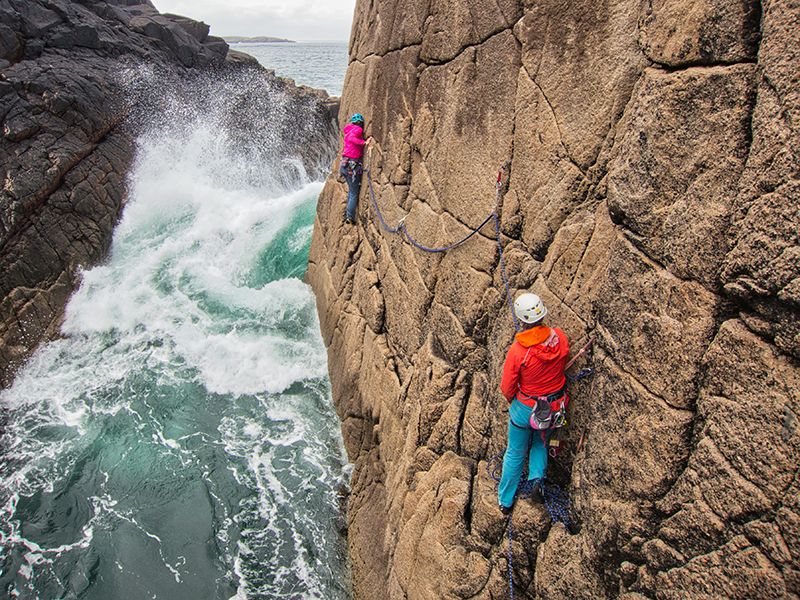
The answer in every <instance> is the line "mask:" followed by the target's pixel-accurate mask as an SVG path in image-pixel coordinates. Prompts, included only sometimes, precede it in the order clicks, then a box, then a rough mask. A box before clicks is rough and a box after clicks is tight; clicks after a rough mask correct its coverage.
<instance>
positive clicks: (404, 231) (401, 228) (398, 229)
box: [364, 166, 520, 331]
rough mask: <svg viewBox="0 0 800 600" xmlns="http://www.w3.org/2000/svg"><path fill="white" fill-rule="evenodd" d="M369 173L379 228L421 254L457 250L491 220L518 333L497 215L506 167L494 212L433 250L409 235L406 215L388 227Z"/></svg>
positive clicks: (499, 180)
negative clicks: (399, 236)
mask: <svg viewBox="0 0 800 600" xmlns="http://www.w3.org/2000/svg"><path fill="white" fill-rule="evenodd" d="M371 171H372V170H371V168H370V167H369V166H367V167H365V168H364V173H366V175H367V187H368V189H369V196H370V199H371V201H372V207H373V209H374V210H375V214H376V215H377V216H378V221H379V222H380V224H381V227H383V229H385V230H386V231H388V232H389V233H399V234H401V235H402V236H403V237H405V238H406V239H407V240H408V242H409V243H410V244H411V245H412V246H414V247H415V248H418V249H419V250H422V251H423V252H430V253H435V254H438V253H442V252H447V251H448V250H453V249H454V248H458V247H459V246H460V245H461V244H463V243H464V242H466V241H467V240H469V239H470V238H471V237H472V236H474V235H475V234H477V233H479V232H480V230H481V229H483V227H484V226H485V225H486V224H487V223H488V222H489V221H492V220H493V221H494V228H495V234H496V240H497V251H498V253H499V255H500V260H499V264H500V276H501V278H502V280H503V286H504V287H505V295H506V299H507V301H508V307H509V309H510V311H511V317H512V319H513V321H514V329H515V330H516V331H519V330H520V326H519V321H518V320H517V316H516V315H515V314H514V304H513V301H512V300H511V284H510V283H509V280H508V275H507V274H506V263H505V258H504V256H503V243H502V237H501V235H500V217H499V215H498V210H499V205H500V198H501V195H502V189H503V174H504V173H505V171H506V167H505V166H503V167H501V168H500V170H499V171H498V172H497V183H496V185H495V187H496V195H495V203H494V210H492V212H490V213H489V214H488V215H487V216H486V218H485V219H484V220H483V222H482V223H481V224H480V225H478V226H477V227H467V229H469V230H470V232H469V233H468V234H467V235H466V236H464V237H463V238H461V239H460V240H457V241H455V242H453V243H451V244H447V245H446V246H440V247H435V248H434V247H430V246H426V245H425V244H423V243H421V242H419V241H418V240H416V239H415V238H414V236H412V235H411V232H410V231H409V230H408V227H407V226H406V223H405V221H406V217H408V215H406V216H404V217H403V218H402V219H400V221H398V223H397V225H395V226H394V227H392V226H391V225H389V223H388V222H387V221H386V218H385V217H384V216H383V213H382V212H381V209H380V206H379V205H378V199H377V198H376V195H375V188H374V186H373V184H372V172H371Z"/></svg>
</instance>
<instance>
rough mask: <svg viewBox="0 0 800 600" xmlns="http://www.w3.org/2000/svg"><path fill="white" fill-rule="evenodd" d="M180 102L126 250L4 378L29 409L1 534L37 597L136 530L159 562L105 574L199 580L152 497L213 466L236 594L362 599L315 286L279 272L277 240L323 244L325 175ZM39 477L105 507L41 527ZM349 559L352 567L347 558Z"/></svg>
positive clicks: (157, 150) (8, 480)
mask: <svg viewBox="0 0 800 600" xmlns="http://www.w3.org/2000/svg"><path fill="white" fill-rule="evenodd" d="M212 113H213V111H212ZM178 117H179V118H177V122H173V123H171V124H170V126H168V127H165V128H163V129H162V130H152V131H150V132H149V133H148V135H146V136H144V137H143V138H142V139H140V141H139V147H138V151H137V157H136V161H135V166H134V170H133V175H132V176H131V178H130V180H129V182H128V191H129V200H128V204H127V206H126V208H125V211H124V215H123V218H122V220H121V222H120V223H119V225H118V227H117V229H116V231H115V234H114V241H113V244H112V249H111V253H110V256H109V258H108V260H107V261H106V262H105V263H104V264H103V265H100V266H97V267H94V268H92V269H89V270H87V271H85V272H84V273H83V274H82V284H81V287H80V289H79V290H78V291H77V292H76V294H75V295H74V296H73V298H72V299H71V301H70V303H69V305H68V307H67V311H66V315H65V320H64V324H63V329H62V331H63V334H64V337H63V338H62V339H59V340H56V341H54V342H52V343H49V344H46V345H44V346H42V348H40V350H39V351H38V352H37V354H36V355H35V356H34V358H33V359H32V360H31V361H30V362H29V364H28V365H27V367H26V368H25V369H23V371H22V372H21V373H20V374H19V375H18V377H17V379H16V381H15V383H14V385H13V386H12V387H11V388H10V389H8V390H5V391H3V392H2V393H0V402H2V404H3V406H4V407H5V409H6V410H7V411H8V413H9V415H10V419H9V422H8V425H7V427H6V430H5V432H4V433H3V439H2V441H3V445H4V449H5V454H4V455H3V456H2V457H0V461H3V464H2V465H1V466H2V467H3V477H4V480H3V484H4V485H3V489H2V490H0V507H1V508H0V545H2V547H3V551H5V552H13V553H14V555H15V557H16V560H17V562H16V564H17V565H18V566H17V567H16V568H17V575H18V577H16V578H14V579H13V581H12V585H11V586H10V587H9V588H7V589H10V590H11V592H10V593H11V594H12V595H16V596H18V597H21V598H35V597H37V596H38V595H40V593H39V589H41V588H40V587H39V586H41V585H42V582H46V583H47V585H52V586H55V587H54V588H53V589H56V588H57V587H58V585H61V584H60V583H59V582H58V579H59V578H58V576H56V574H55V573H56V567H57V566H58V565H61V566H62V567H63V564H67V565H70V564H73V563H75V562H76V561H78V560H80V558H79V557H80V556H82V555H83V554H84V553H87V552H88V551H89V550H88V549H89V548H90V547H94V545H96V544H102V543H108V540H109V538H112V539H113V536H114V535H116V534H117V533H118V532H119V531H120V530H122V529H124V530H126V531H128V532H129V533H128V535H131V536H138V538H140V539H143V540H145V541H146V542H147V544H146V547H147V548H148V551H149V552H151V553H152V554H153V556H151V557H150V559H152V560H151V562H150V563H149V565H148V566H139V565H128V564H126V565H124V568H123V565H122V564H121V563H120V562H118V561H117V560H116V559H112V560H109V561H107V562H106V563H105V564H107V565H109V566H110V568H111V570H110V571H107V572H106V576H108V577H112V576H119V577H122V575H119V574H120V573H124V575H125V576H135V577H139V578H140V579H141V580H142V581H145V582H146V580H147V577H144V578H141V577H140V576H139V575H138V573H137V571H136V570H137V569H140V568H143V569H147V568H149V569H153V570H156V571H165V572H166V573H168V574H169V577H170V579H171V580H172V581H174V582H175V584H180V585H181V586H186V585H188V584H191V582H192V575H191V574H192V572H193V571H192V569H193V568H194V569H196V568H197V567H193V566H192V565H187V561H188V558H187V556H188V554H187V552H186V551H185V549H184V548H183V546H181V545H180V544H181V543H183V542H181V543H178V542H176V541H175V539H178V540H182V539H183V538H182V537H181V536H180V535H176V536H173V535H171V533H170V531H169V530H168V529H167V530H166V531H164V530H161V529H158V527H161V526H165V525H164V523H162V522H160V521H157V522H155V523H154V522H152V521H150V520H148V519H147V518H143V517H141V515H140V512H145V513H146V512H147V511H148V510H150V508H151V503H152V502H156V503H162V502H163V503H168V501H169V500H171V498H170V496H169V495H170V489H169V487H168V486H169V482H170V481H175V482H179V481H183V480H190V479H191V477H196V478H197V480H198V481H201V482H202V485H203V486H205V492H206V493H207V496H206V498H207V500H203V501H202V502H203V503H206V504H204V506H205V507H206V508H207V510H209V511H210V512H211V518H212V519H213V520H214V523H213V528H214V530H213V538H212V539H214V540H215V542H216V544H217V546H218V547H219V552H220V554H219V557H218V560H219V562H220V563H223V567H222V569H221V571H220V575H219V578H220V580H223V579H225V578H228V579H233V580H235V581H234V582H233V583H234V584H235V586H236V587H237V588H238V592H237V595H236V597H237V598H246V597H270V596H272V597H277V596H284V597H285V596H287V595H288V596H290V597H301V596H302V597H309V598H312V597H313V598H317V597H320V598H321V597H329V598H345V597H346V592H342V589H346V586H345V585H342V587H341V589H337V590H334V591H331V590H328V589H327V588H326V585H328V584H327V583H326V579H325V577H328V578H329V579H330V566H329V564H330V563H332V562H333V561H335V560H340V557H338V556H337V555H336V552H337V550H336V548H337V544H338V543H339V541H337V540H336V539H332V537H335V536H336V535H337V534H336V532H335V531H332V527H331V519H332V518H334V517H332V515H335V514H336V512H337V510H338V508H337V501H338V498H337V491H338V490H339V489H340V488H341V487H342V486H344V485H346V481H347V469H346V468H345V467H344V465H345V464H346V460H345V458H344V451H343V448H342V446H341V440H340V439H339V438H338V435H339V434H338V426H337V425H336V423H335V417H334V414H333V411H332V408H331V407H330V398H329V390H328V387H327V383H325V377H326V353H325V350H324V347H323V344H322V340H321V338H320V335H319V331H318V322H317V317H316V311H315V307H314V299H313V295H312V294H311V291H310V289H309V287H308V286H307V285H306V284H304V283H303V282H302V281H300V280H298V279H294V278H285V279H277V280H275V279H274V278H271V277H266V276H263V274H261V272H262V271H263V268H264V263H265V261H269V260H273V255H274V254H276V250H280V251H286V252H289V253H300V254H302V252H303V251H304V248H307V247H308V244H309V243H310V237H311V231H312V228H311V225H310V224H309V223H308V218H307V217H304V219H305V220H303V219H301V220H300V221H302V223H301V224H300V225H299V226H298V225H297V222H298V219H297V215H298V214H304V215H307V214H308V208H309V204H311V203H313V201H314V198H315V197H316V195H317V194H318V193H319V191H320V189H321V185H322V184H321V183H319V182H311V181H309V179H308V177H307V175H306V173H305V172H304V170H303V167H302V163H301V162H300V161H298V160H291V159H287V160H284V161H275V160H273V161H272V162H269V163H265V161H264V160H261V159H259V160H255V159H258V158H259V157H258V151H257V149H254V148H250V149H247V148H245V149H242V148H237V147H236V143H234V142H233V141H232V140H231V139H229V137H228V135H227V133H226V131H225V129H224V128H223V127H221V125H220V118H219V115H215V114H209V115H205V116H203V115H200V114H199V113H197V112H194V113H193V112H192V111H188V112H186V114H184V115H178ZM180 119H184V121H183V122H181V121H180ZM186 119H189V120H190V121H191V123H189V122H186ZM271 152H272V154H275V149H274V148H273V149H272V150H271ZM278 154H280V152H278ZM243 156H247V157H250V158H254V160H250V161H249V162H248V161H243V158H242V157H243ZM262 158H263V157H262ZM262 164H264V165H265V166H264V169H263V172H262V171H261V170H260V169H258V168H255V167H254V165H262ZM284 170H286V171H288V172H286V173H285V172H283V171H284ZM292 185H293V186H295V187H294V188H292V187H291V186H292ZM303 211H305V212H303ZM287 232H288V234H287ZM281 239H282V240H285V241H283V242H278V241H276V240H281ZM278 243H279V244H282V246H280V247H278V248H276V247H275V245H276V244H278ZM274 260H277V259H274ZM268 266H269V265H268ZM270 279H272V280H270ZM187 403H188V404H187ZM320 413H322V414H323V416H322V417H321V416H320ZM104 452H107V455H106V454H103V453H104ZM206 460H207V461H209V462H203V461H206ZM221 465H222V466H223V468H220V466H221ZM137 478H138V479H137ZM154 482H166V483H165V484H164V485H165V487H164V488H163V489H160V488H159V486H158V485H155V484H154ZM73 485H74V486H75V488H74V489H72V488H71V486H73ZM82 485H95V486H96V489H93V490H92V493H91V494H88V495H87V494H86V493H85V490H84V489H83V488H82V487H81V486H82ZM141 488H145V490H144V491H143V490H142V489H141ZM176 489H179V488H176ZM151 490H152V491H151ZM140 493H141V494H146V493H153V494H155V495H156V498H154V499H153V500H152V501H151V499H150V498H148V497H147V496H143V497H142V498H137V501H138V502H140V503H141V504H140V505H137V504H136V503H135V502H133V501H132V500H131V497H130V496H131V495H133V496H136V495H137V494H140ZM81 494H83V495H81ZM231 494H233V496H232V497H231V496H230V495H231ZM37 495H39V496H48V498H47V499H48V502H50V503H51V504H52V505H53V506H55V505H57V504H58V503H59V502H62V503H68V502H70V501H74V502H75V503H76V504H79V505H81V506H83V507H84V508H85V513H86V514H85V515H82V516H81V519H77V518H76V520H75V522H74V523H72V522H71V523H70V526H72V527H73V528H74V531H72V533H71V534H70V535H66V534H63V535H62V533H61V532H56V533H58V535H54V536H53V537H52V539H54V540H57V541H54V542H52V543H49V542H47V541H46V540H50V539H51V538H50V537H47V535H43V536H42V538H41V539H39V538H37V537H36V533H35V532H36V529H35V528H34V529H32V531H34V534H29V535H25V533H24V532H25V527H24V523H23V521H22V519H23V518H25V517H26V516H28V517H30V518H33V519H42V520H43V517H42V515H41V514H38V513H36V511H37V510H38V506H37V504H36V503H35V502H33V503H32V502H30V501H29V499H30V498H33V497H36V496H37ZM73 495H74V497H73ZM162 495H163V496H164V497H162ZM299 495H302V496H303V502H299V501H298V497H299ZM61 498H63V500H61ZM87 502H88V505H87V506H84V505H86V503H87ZM47 505H48V504H47V502H45V503H44V504H43V506H47ZM61 508H62V509H63V506H61ZM26 511H28V512H31V511H33V512H34V513H35V514H33V515H26V514H25V512H26ZM313 511H316V512H313ZM56 513H57V511H56ZM202 514H205V513H202V512H199V513H198V518H199V516H200V515H202ZM165 521H167V520H165ZM121 525H122V526H123V527H120V526H121ZM173 537H174V538H175V539H172V538H173ZM98 540H99V541H98ZM308 544H315V545H317V546H319V552H320V555H321V557H322V560H321V561H320V562H321V563H322V564H321V565H315V564H313V562H312V560H311V558H310V557H309V556H308V553H307V551H306V550H305V548H306V547H307V545H308ZM62 560H63V561H64V562H63V563H61V562H59V561H62ZM9 564H11V563H9ZM42 565H45V566H47V567H48V569H49V571H43V570H42V569H40V568H39V567H41V566H42ZM101 568H102V567H101ZM217 568H219V566H218V565H217ZM320 569H326V570H327V571H326V573H328V575H325V576H323V574H322V572H321V571H320ZM337 569H338V570H337V573H338V574H339V575H337V577H339V578H341V573H345V572H346V571H345V568H344V566H343V563H342V562H341V561H340V563H339V566H338V567H337ZM0 577H3V574H0ZM287 581H290V582H292V583H286V582H287ZM65 593H66V591H65ZM164 593H165V595H168V594H169V592H164ZM146 594H147V595H150V591H148V592H147V593H146ZM157 595H158V597H162V596H161V594H157ZM142 597H145V592H144V591H142Z"/></svg>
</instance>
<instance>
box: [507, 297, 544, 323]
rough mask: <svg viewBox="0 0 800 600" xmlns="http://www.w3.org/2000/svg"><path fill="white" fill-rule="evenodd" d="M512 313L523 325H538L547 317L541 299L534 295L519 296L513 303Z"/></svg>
mask: <svg viewBox="0 0 800 600" xmlns="http://www.w3.org/2000/svg"><path fill="white" fill-rule="evenodd" d="M514 313H515V314H516V315H517V318H518V319H519V320H520V321H522V322H523V323H528V324H531V323H538V322H539V321H541V320H542V319H544V318H545V317H546V316H547V309H546V308H545V306H544V304H543V303H542V299H541V298H539V296H537V295H536V294H530V293H526V294H520V295H519V296H518V297H517V299H516V300H515V301H514Z"/></svg>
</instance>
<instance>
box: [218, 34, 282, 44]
mask: <svg viewBox="0 0 800 600" xmlns="http://www.w3.org/2000/svg"><path fill="white" fill-rule="evenodd" d="M222 39H224V40H225V41H226V42H228V43H229V44H238V43H240V42H250V43H254V44H265V43H268V42H269V43H272V42H281V43H286V44H294V43H296V42H295V41H294V40H285V39H283V38H276V37H267V36H263V35H261V36H257V37H243V36H240V35H226V36H223V38H222Z"/></svg>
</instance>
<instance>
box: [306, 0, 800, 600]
mask: <svg viewBox="0 0 800 600" xmlns="http://www.w3.org/2000/svg"><path fill="white" fill-rule="evenodd" d="M798 48H800V5H798V4H797V3H796V2H787V1H769V2H764V3H762V4H758V3H755V2H733V1H732V0H714V1H711V2H693V1H681V2H678V1H663V0H651V1H647V2H640V1H639V0H636V1H626V0H622V1H620V2H615V3H608V2H587V1H582V0H581V1H576V2H567V3H565V2H554V1H550V0H545V1H543V2H535V3H534V2H528V1H527V0H525V1H523V2H516V1H512V0H499V1H497V2H482V1H478V2H474V1H469V2H468V1H467V0H455V1H453V2H440V1H438V0H433V1H432V2H431V1H428V0H409V1H408V2H395V1H392V0H378V1H372V0H370V1H369V2H368V1H366V0H359V2H358V4H357V7H356V18H355V22H354V30H353V34H352V39H351V53H350V60H351V62H350V67H349V70H348V73H347V79H346V82H345V91H344V94H343V97H342V111H341V115H342V119H340V121H343V118H344V117H345V116H346V115H348V114H350V113H353V112H356V111H358V112H362V113H364V114H365V116H366V118H367V123H368V133H371V134H372V135H373V136H374V137H375V138H376V140H377V147H376V149H375V151H374V152H373V153H372V157H371V163H370V165H371V168H372V177H373V179H374V183H375V193H376V197H377V201H378V203H379V204H380V206H381V207H382V210H383V212H384V213H385V214H386V216H387V220H388V221H389V222H390V224H391V225H395V224H396V223H397V222H398V221H399V219H400V218H403V217H405V218H406V220H405V223H406V225H407V227H408V229H409V230H410V231H411V232H412V233H413V235H414V236H415V237H417V238H418V239H420V240H421V241H423V242H424V243H426V244H428V245H431V246H434V245H444V244H445V243H447V242H449V241H452V240H455V239H458V238H460V237H462V236H463V235H464V234H466V233H467V232H468V229H467V226H475V225H477V224H478V223H480V222H481V221H482V220H483V218H484V217H485V216H486V215H487V214H488V213H489V212H491V210H492V209H493V207H494V204H495V199H494V181H495V174H496V173H497V170H498V168H499V167H500V166H501V165H503V164H504V163H508V164H509V166H510V169H509V176H508V183H507V187H506V188H505V189H504V190H503V194H502V197H501V202H500V206H499V209H500V213H501V228H502V242H503V245H504V248H505V260H506V266H507V269H508V274H509V277H510V281H511V287H512V292H516V291H517V290H522V289H532V290H534V291H536V292H537V293H538V294H540V295H541V296H542V297H543V299H544V300H545V302H546V304H547V306H548V307H549V309H550V312H551V315H552V318H551V322H552V323H557V324H559V325H560V326H562V327H563V328H564V329H565V330H566V331H567V333H568V334H569V335H570V336H571V338H572V339H573V342H574V343H575V342H579V341H581V340H582V339H586V338H587V337H588V336H589V335H591V334H593V335H596V336H597V344H596V347H595V350H594V354H593V357H592V359H591V362H592V363H593V365H594V366H595V367H596V369H597V374H596V375H595V377H594V379H593V380H592V381H591V382H590V383H588V382H587V383H581V384H578V385H575V386H573V388H572V397H573V403H572V414H571V415H570V438H571V439H570V445H569V450H568V452H567V453H566V455H564V456H562V457H560V458H559V459H558V461H557V463H558V464H557V465H553V466H551V467H550V473H551V474H552V475H553V476H554V477H556V478H558V479H560V480H561V481H563V482H565V483H568V484H569V488H570V491H571V496H572V500H573V508H574V512H575V515H576V516H577V517H578V519H579V520H580V521H581V523H582V530H581V532H580V533H579V534H578V535H576V536H570V535H568V534H567V533H566V531H565V530H564V529H563V527H562V526H561V525H557V526H551V525H550V523H549V519H548V518H547V514H546V512H545V511H544V509H543V508H542V507H541V506H539V505H531V504H529V503H528V502H518V503H517V507H516V509H515V511H514V515H513V524H514V530H515V532H516V537H515V538H514V544H513V548H512V550H513V555H514V558H515V561H514V566H515V573H514V582H515V588H516V592H517V593H518V594H519V595H520V596H525V597H530V598H535V597H541V598H615V597H622V598H627V599H630V600H633V599H635V598H723V597H724V598H792V597H798V596H799V595H800V570H798V568H797V565H798V562H800V479H798V464H800V432H799V431H798V411H800V369H799V368H798V359H800V319H798V317H799V316H800V260H798V259H800V239H798V238H799V237H800V234H798V231H800V179H799V178H798V174H799V173H800V154H799V153H798V144H797V141H798V140H799V139H800V126H798V114H800V56H799V55H798V52H799V51H798ZM366 187H367V186H366V182H365V185H364V190H363V191H362V196H361V202H360V206H359V219H358V221H359V223H358V226H357V227H356V228H348V227H345V226H343V225H342V224H341V221H342V218H341V215H342V213H343V210H344V202H345V196H346V191H345V189H344V186H343V185H341V184H339V183H336V182H335V181H334V180H333V179H331V180H329V182H328V183H327V184H326V187H325V190H324V192H323V195H322V198H321V199H320V202H319V208H318V220H317V223H316V226H315V233H314V241H313V244H312V252H311V258H310V264H309V271H308V279H309V281H310V282H311V284H312V285H313V287H314V289H315V291H316V294H317V298H318V307H319V313H320V320H321V325H322V330H323V335H324V338H325V341H326V343H327V344H328V347H329V368H330V374H331V379H332V383H333V392H334V399H335V402H336V405H337V410H338V412H339V415H340V416H341V419H342V428H343V432H344V435H345V442H346V445H347V449H348V452H349V455H350V457H351V459H352V460H353V462H354V463H355V470H354V473H353V481H352V496H351V498H350V503H349V523H350V549H351V554H352V558H353V567H354V577H355V581H354V583H355V589H356V592H357V596H358V597H359V598H373V597H376V595H377V594H378V593H380V595H385V596H386V597H389V598H486V599H488V598H502V597H507V595H508V583H507V580H506V559H505V555H506V544H507V543H508V542H507V538H506V537H505V535H504V532H505V521H504V519H503V518H502V517H501V515H500V513H499V511H498V509H497V506H496V504H497V500H496V492H495V487H494V482H493V481H492V480H491V479H490V478H489V476H488V475H487V473H486V461H487V459H488V458H490V457H492V456H493V455H495V454H497V453H499V452H502V450H503V448H504V446H505V437H506V431H505V429H506V408H505V402H504V401H503V400H502V398H501V396H500V395H499V392H498V382H499V375H500V369H501V366H502V361H503V358H504V356H505V352H506V350H507V348H508V345H509V344H510V342H511V339H512V334H513V325H512V322H511V318H510V314H509V311H508V305H507V303H506V300H505V298H504V294H503V292H504V288H503V283H502V280H501V277H500V274H499V269H498V259H499V255H498V251H497V246H496V243H495V241H494V239H493V237H494V233H493V231H492V229H491V227H490V226H487V227H486V228H485V229H484V230H483V231H482V234H483V235H480V236H476V237H475V238H473V239H472V240H471V241H470V242H469V243H467V244H465V245H464V246H462V247H460V248H458V249H456V250H453V251H451V252H448V253H446V254H443V255H441V254H440V255H435V254H426V253H422V252H420V251H418V250H416V249H414V248H412V247H411V246H409V244H408V243H406V242H404V240H403V239H402V238H401V237H399V236H396V235H392V234H390V233H387V232H386V231H384V230H382V229H381V227H380V225H379V224H378V222H377V219H376V218H375V215H374V213H373V211H372V209H371V207H370V206H369V201H368V196H367V193H366ZM574 345H576V344H574ZM579 440H581V441H580V443H579Z"/></svg>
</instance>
